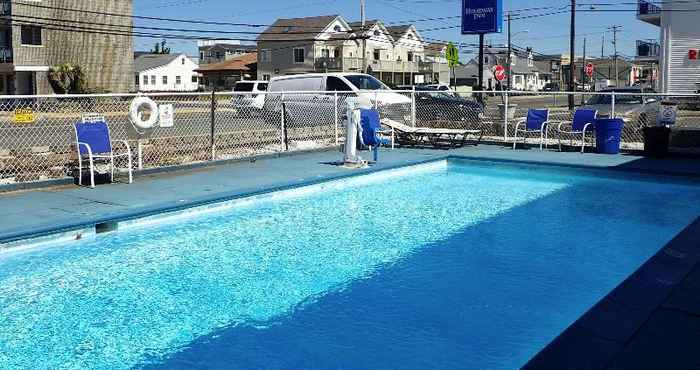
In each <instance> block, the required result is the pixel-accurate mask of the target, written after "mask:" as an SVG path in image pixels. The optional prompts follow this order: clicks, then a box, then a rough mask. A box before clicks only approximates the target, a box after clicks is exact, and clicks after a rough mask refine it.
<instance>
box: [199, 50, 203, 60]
mask: <svg viewBox="0 0 700 370" xmlns="http://www.w3.org/2000/svg"><path fill="white" fill-rule="evenodd" d="M203 59H204V53H202V52H201V51H200V52H199V60H203Z"/></svg>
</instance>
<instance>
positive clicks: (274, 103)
mask: <svg viewBox="0 0 700 370" xmlns="http://www.w3.org/2000/svg"><path fill="white" fill-rule="evenodd" d="M268 91H269V95H268V96H267V98H266V99H265V104H264V107H263V110H264V111H265V117H266V118H268V120H269V121H270V123H275V120H278V119H277V118H276V117H279V112H280V111H281V109H282V104H284V107H285V112H286V116H285V117H286V119H287V120H288V121H289V124H290V125H324V124H327V123H328V122H333V119H334V118H333V113H334V111H335V106H334V105H335V100H334V99H335V93H336V92H337V93H338V97H339V106H338V113H339V116H340V118H341V119H342V116H343V115H344V114H345V111H346V105H345V103H344V102H345V99H346V98H348V97H361V98H365V99H366V100H368V101H369V102H370V103H371V104H372V105H373V106H376V107H378V108H379V110H380V112H381V113H382V116H383V118H390V119H393V120H395V121H397V122H400V123H408V122H410V120H411V98H410V97H409V96H406V95H403V94H401V93H398V92H394V91H392V90H391V89H389V88H388V87H387V86H386V85H385V84H384V83H382V82H381V81H379V80H378V79H376V78H374V77H373V76H371V75H367V74H362V73H309V74H302V75H292V76H281V77H275V78H273V79H271V80H270V85H269V88H268ZM285 92H289V93H288V94H284V93H285Z"/></svg>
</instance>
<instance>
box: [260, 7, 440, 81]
mask: <svg viewBox="0 0 700 370" xmlns="http://www.w3.org/2000/svg"><path fill="white" fill-rule="evenodd" d="M363 40H364V42H363ZM257 41H258V50H259V53H258V70H259V75H260V77H261V78H262V79H269V78H270V77H274V76H278V75H289V74H298V73H310V72H363V71H366V72H367V73H370V74H372V75H374V76H375V77H377V78H379V79H381V80H383V81H384V82H387V83H389V84H395V85H402V84H412V83H429V82H438V81H441V76H442V78H443V80H445V81H446V75H444V72H445V71H446V67H444V65H440V66H438V65H437V64H445V63H441V61H442V60H443V59H444V58H443V59H440V58H438V57H437V54H438V53H439V51H438V52H431V53H430V57H431V58H433V59H431V60H428V55H427V54H426V45H427V43H426V41H425V40H424V39H423V37H422V36H421V35H420V34H419V33H418V31H417V30H416V28H415V27H414V26H412V25H402V26H392V27H387V26H385V25H384V24H383V23H382V22H381V21H379V20H369V21H366V22H365V28H364V30H363V28H362V24H361V23H360V22H353V23H348V22H347V21H346V20H345V19H343V17H341V16H339V15H330V16H318V17H306V18H292V19H278V20H277V21H276V22H275V23H274V24H272V26H271V27H269V28H268V29H267V30H265V32H263V33H262V34H261V35H260V36H259V37H258V40H257ZM363 48H364V54H363Z"/></svg>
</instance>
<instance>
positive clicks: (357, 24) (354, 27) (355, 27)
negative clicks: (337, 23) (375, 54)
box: [350, 19, 379, 31]
mask: <svg viewBox="0 0 700 370" xmlns="http://www.w3.org/2000/svg"><path fill="white" fill-rule="evenodd" d="M378 22H379V20H378V19H372V20H367V21H365V28H366V29H370V28H372V27H374V25H375V24H377V23H378ZM350 28H351V29H352V30H353V31H361V30H362V22H361V21H358V22H352V23H350Z"/></svg>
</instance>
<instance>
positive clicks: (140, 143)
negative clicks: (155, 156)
mask: <svg viewBox="0 0 700 370" xmlns="http://www.w3.org/2000/svg"><path fill="white" fill-rule="evenodd" d="M136 143H137V144H136V152H137V156H138V157H139V158H138V164H139V170H142V169H143V140H141V139H139V140H137V141H136Z"/></svg>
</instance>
